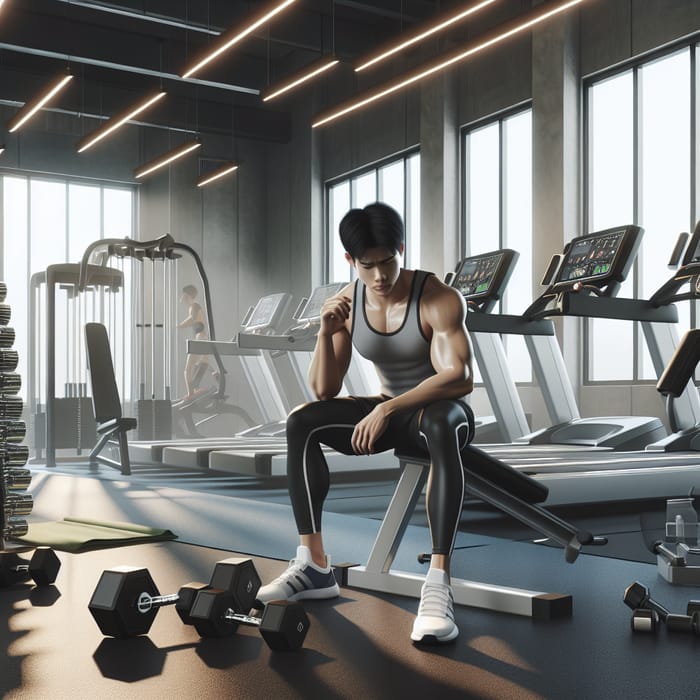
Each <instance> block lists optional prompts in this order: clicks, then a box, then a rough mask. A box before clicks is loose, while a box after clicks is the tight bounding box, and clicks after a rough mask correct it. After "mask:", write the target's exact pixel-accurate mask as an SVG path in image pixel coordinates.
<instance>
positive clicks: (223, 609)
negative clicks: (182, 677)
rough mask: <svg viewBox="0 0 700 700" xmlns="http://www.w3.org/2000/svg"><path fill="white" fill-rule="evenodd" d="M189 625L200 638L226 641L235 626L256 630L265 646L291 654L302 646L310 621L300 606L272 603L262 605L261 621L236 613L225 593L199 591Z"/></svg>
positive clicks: (230, 599)
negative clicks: (217, 638)
mask: <svg viewBox="0 0 700 700" xmlns="http://www.w3.org/2000/svg"><path fill="white" fill-rule="evenodd" d="M191 615H192V622H193V624H194V628H195V629H196V630H197V632H198V633H199V635H200V636H201V637H229V636H231V635H233V634H235V632H236V629H237V627H238V625H249V626H252V627H257V628H258V630H259V632H260V634H261V636H262V638H263V639H264V640H265V643H266V644H267V646H269V647H270V649H274V650H275V651H292V650H294V649H299V648H301V646H302V645H303V644H304V639H305V638H306V633H307V632H308V631H309V624H310V623H309V618H308V616H307V614H306V612H305V610H304V608H303V607H302V605H301V604H300V603H294V602H291V601H288V600H274V601H270V602H269V603H267V605H265V609H264V610H263V613H262V617H252V616H250V615H245V614H242V613H240V612H238V611H237V610H236V603H235V601H234V599H233V598H232V596H231V595H230V594H229V593H228V591H221V590H216V589H213V588H212V589H209V590H207V591H200V592H199V593H198V594H197V597H196V599H195V601H194V605H193V606H192V613H191Z"/></svg>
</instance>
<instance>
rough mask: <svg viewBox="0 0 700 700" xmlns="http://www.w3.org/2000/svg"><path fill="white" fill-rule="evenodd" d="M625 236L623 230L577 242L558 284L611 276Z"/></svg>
mask: <svg viewBox="0 0 700 700" xmlns="http://www.w3.org/2000/svg"><path fill="white" fill-rule="evenodd" d="M624 235H625V231H624V229H621V230H619V231H612V232H610V233H605V234H603V235H599V236H584V237H582V238H580V239H578V240H575V241H574V242H573V243H572V245H571V248H570V250H569V252H568V253H567V255H566V259H565V260H564V262H563V263H562V266H561V268H560V270H559V274H558V275H557V280H556V282H557V283H558V282H578V281H582V280H587V279H592V278H600V277H605V276H607V275H608V274H610V271H611V269H612V266H613V261H614V260H615V256H616V255H617V251H618V250H619V249H620V244H621V243H622V241H623V239H624Z"/></svg>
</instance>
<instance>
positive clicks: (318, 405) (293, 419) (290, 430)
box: [287, 401, 328, 437]
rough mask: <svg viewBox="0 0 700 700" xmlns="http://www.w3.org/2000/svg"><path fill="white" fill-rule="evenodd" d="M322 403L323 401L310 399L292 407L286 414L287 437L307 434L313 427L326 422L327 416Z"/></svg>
mask: <svg viewBox="0 0 700 700" xmlns="http://www.w3.org/2000/svg"><path fill="white" fill-rule="evenodd" d="M324 403H325V402H324V401H311V402H310V403H304V404H301V406H297V407H296V408H295V409H293V410H292V411H291V413H290V414H289V415H288V416H287V437H290V436H295V437H298V436H300V435H307V434H308V433H310V432H311V431H312V430H313V429H314V428H318V427H320V426H322V425H324V423H327V422H328V417H327V414H326V413H325V411H324V409H323V404H324Z"/></svg>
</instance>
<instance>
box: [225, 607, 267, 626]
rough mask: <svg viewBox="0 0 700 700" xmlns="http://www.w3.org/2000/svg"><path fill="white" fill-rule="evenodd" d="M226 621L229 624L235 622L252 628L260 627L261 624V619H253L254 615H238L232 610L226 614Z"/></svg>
mask: <svg viewBox="0 0 700 700" xmlns="http://www.w3.org/2000/svg"><path fill="white" fill-rule="evenodd" d="M224 620H226V621H227V622H235V623H237V624H239V625H251V626H252V627H260V623H261V618H259V617H253V616H252V615H244V614H243V613H237V612H236V611H235V610H232V609H231V608H229V609H228V610H227V611H226V612H225V613H224Z"/></svg>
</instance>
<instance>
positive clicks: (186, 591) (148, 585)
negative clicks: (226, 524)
mask: <svg viewBox="0 0 700 700" xmlns="http://www.w3.org/2000/svg"><path fill="white" fill-rule="evenodd" d="M212 586H216V587H217V588H223V589H225V590H226V591H227V592H228V593H230V594H231V596H232V597H233V599H234V600H236V602H237V605H240V606H241V609H244V608H245V606H247V608H245V609H248V610H249V609H250V608H251V607H252V605H253V602H254V601H255V596H256V595H257V592H258V589H259V588H260V578H259V577H258V574H257V572H256V571H255V567H254V566H253V562H252V561H251V560H250V559H236V558H230V559H224V560H222V561H219V562H217V563H216V565H215V566H214V571H213V573H212V576H211V580H210V582H209V583H208V584H205V583H197V582H192V583H188V584H186V585H185V586H182V587H181V588H180V590H179V591H178V592H177V593H175V594H171V595H164V596H163V595H160V592H159V591H158V588H157V586H156V585H155V583H154V582H153V579H152V578H151V574H150V573H149V571H148V569H145V568H139V567H133V566H119V567H115V568H113V569H107V570H106V571H104V572H103V573H102V576H101V577H100V580H99V581H98V583H97V587H96V588H95V591H94V593H93V594H92V598H91V599H90V603H89V605H88V608H89V610H90V613H91V614H92V616H93V618H94V619H95V622H96V623H97V626H98V627H99V628H100V630H101V632H102V634H104V635H105V636H107V637H122V638H123V637H136V636H138V635H141V634H147V633H148V631H149V630H150V629H151V625H152V624H153V620H154V619H155V617H156V614H157V612H158V610H159V609H160V608H162V607H164V606H166V605H174V606H175V610H176V611H177V614H178V615H179V617H180V619H181V620H182V622H184V623H185V624H186V625H191V624H194V623H193V620H192V619H191V616H190V613H191V609H192V605H193V603H194V600H195V597H196V595H197V593H199V592H200V591H202V590H205V589H207V588H210V587H212Z"/></svg>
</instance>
